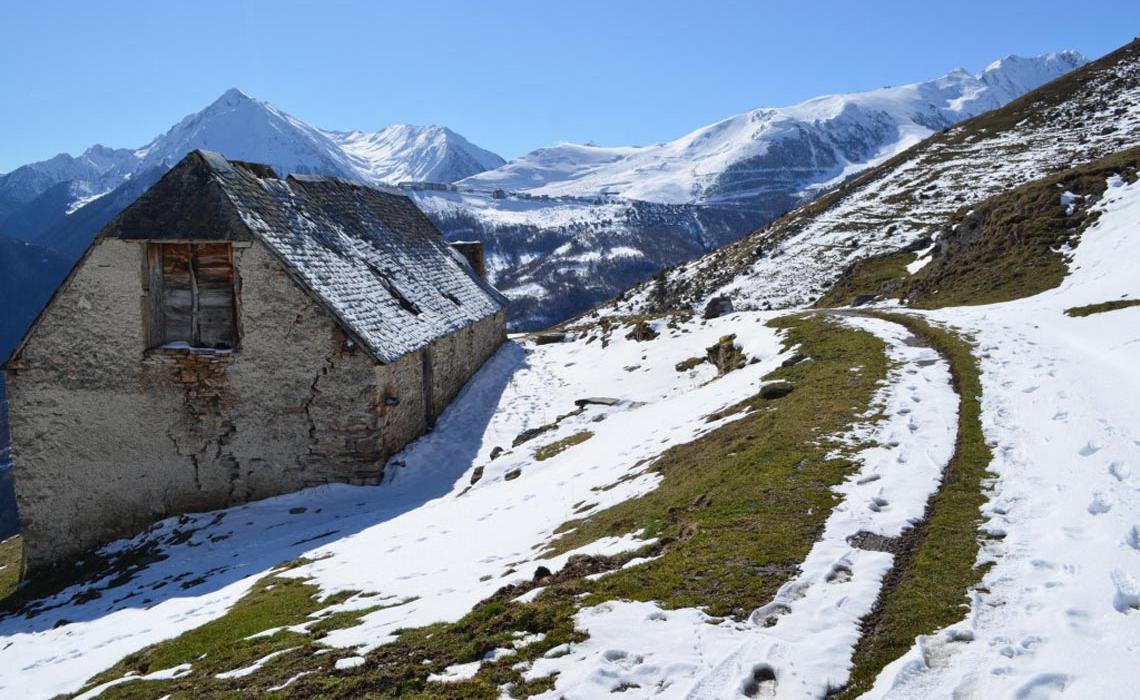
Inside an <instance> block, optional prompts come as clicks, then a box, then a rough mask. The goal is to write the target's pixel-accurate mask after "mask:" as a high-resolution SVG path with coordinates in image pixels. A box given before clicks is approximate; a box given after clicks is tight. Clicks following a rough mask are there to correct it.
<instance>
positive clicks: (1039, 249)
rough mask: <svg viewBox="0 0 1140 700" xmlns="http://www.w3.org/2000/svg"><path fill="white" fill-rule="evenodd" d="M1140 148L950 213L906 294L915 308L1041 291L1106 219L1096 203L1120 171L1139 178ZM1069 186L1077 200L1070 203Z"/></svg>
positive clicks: (988, 301)
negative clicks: (1070, 250)
mask: <svg viewBox="0 0 1140 700" xmlns="http://www.w3.org/2000/svg"><path fill="white" fill-rule="evenodd" d="M1138 168H1140V148H1132V149H1128V150H1125V151H1120V152H1119V153H1114V154H1112V155H1110V156H1106V157H1104V158H1100V159H1098V160H1095V161H1093V162H1091V163H1087V164H1085V165H1082V166H1079V167H1076V168H1071V169H1069V170H1065V171H1062V172H1059V173H1054V174H1052V175H1048V176H1046V177H1043V178H1041V179H1039V180H1034V181H1033V182H1030V183H1027V184H1025V185H1022V186H1021V187H1017V188H1015V189H1012V190H1010V191H1008V192H1004V193H1002V194H999V195H997V196H994V197H991V198H990V199H987V200H985V201H983V202H981V203H979V204H977V205H975V206H973V207H971V208H969V209H968V210H967V209H963V210H959V211H958V212H957V213H955V214H954V216H953V217H951V219H950V221H949V223H948V224H947V226H946V227H945V228H944V230H943V233H942V236H941V237H940V238H939V241H938V252H937V254H936V255H935V256H934V259H933V260H931V262H930V263H929V264H928V265H926V266H925V267H924V268H922V269H921V270H919V271H918V272H917V273H915V274H914V275H913V276H912V277H910V278H908V279H907V280H906V282H905V283H904V284H903V285H902V287H901V294H902V296H904V297H905V298H906V299H907V301H908V302H909V303H910V305H911V306H914V307H917V308H942V307H945V306H961V305H965V304H992V303H997V302H1002V301H1011V300H1013V299H1021V298H1024V297H1028V296H1032V295H1034V294H1039V293H1041V292H1044V291H1046V290H1049V289H1053V288H1054V287H1056V286H1057V285H1059V284H1061V281H1062V280H1064V279H1065V276H1066V275H1067V274H1068V271H1069V268H1068V257H1067V256H1066V255H1065V254H1064V253H1063V252H1061V251H1062V250H1063V248H1064V247H1065V246H1070V247H1073V246H1076V244H1077V243H1078V242H1079V240H1080V236H1081V234H1082V233H1083V232H1084V231H1085V230H1087V229H1088V227H1089V226H1091V225H1092V224H1093V223H1094V222H1095V221H1096V220H1097V218H1098V217H1099V211H1096V210H1095V209H1094V208H1093V207H1092V205H1093V204H1094V203H1095V202H1097V201H1098V200H1099V199H1100V197H1101V195H1103V194H1104V191H1105V189H1106V188H1107V184H1106V180H1107V179H1108V178H1109V177H1110V176H1112V175H1116V174H1119V175H1121V176H1122V177H1123V178H1124V179H1125V180H1127V181H1129V182H1133V181H1135V180H1136V178H1137V169H1138ZM1064 192H1072V193H1073V194H1075V195H1077V196H1078V198H1077V199H1074V200H1073V201H1072V203H1071V206H1072V208H1071V209H1070V208H1069V207H1067V206H1066V205H1064V204H1063V203H1062V201H1061V195H1062V193H1064Z"/></svg>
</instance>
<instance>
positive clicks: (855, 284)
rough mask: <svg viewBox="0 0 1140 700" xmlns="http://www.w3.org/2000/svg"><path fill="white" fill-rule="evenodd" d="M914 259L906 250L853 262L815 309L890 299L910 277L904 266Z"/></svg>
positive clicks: (912, 254)
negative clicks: (881, 298) (873, 299)
mask: <svg viewBox="0 0 1140 700" xmlns="http://www.w3.org/2000/svg"><path fill="white" fill-rule="evenodd" d="M914 260H915V254H914V253H912V252H908V251H902V252H898V253H890V254H887V255H879V256H875V257H870V258H863V259H861V260H856V261H855V262H854V263H852V264H851V265H850V266H848V268H847V269H846V270H845V271H844V272H843V274H842V275H841V276H840V278H839V279H838V280H837V281H836V282H835V285H834V286H833V287H832V288H831V289H830V290H828V292H827V294H824V295H823V297H821V298H820V300H819V301H818V302H816V306H822V307H828V306H854V305H855V303H856V301H861V300H860V297H868V296H870V297H877V296H891V295H892V293H895V292H896V291H897V290H898V288H899V287H900V286H901V284H902V282H903V280H905V279H906V278H907V277H908V276H910V273H909V272H907V269H906V266H907V265H909V264H910V263H912V262H914ZM894 295H895V296H897V293H895V294H894Z"/></svg>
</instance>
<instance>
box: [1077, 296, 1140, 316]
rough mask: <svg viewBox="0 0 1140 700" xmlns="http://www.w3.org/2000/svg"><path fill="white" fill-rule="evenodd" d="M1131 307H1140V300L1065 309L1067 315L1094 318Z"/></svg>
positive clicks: (1113, 301)
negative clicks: (1094, 315) (1094, 316)
mask: <svg viewBox="0 0 1140 700" xmlns="http://www.w3.org/2000/svg"><path fill="white" fill-rule="evenodd" d="M1130 306H1140V299H1114V300H1112V301H1102V302H1100V303H1099V304H1088V305H1086V306H1074V307H1072V308H1070V309H1065V315H1066V316H1072V317H1074V318H1081V317H1084V316H1092V315H1093V314H1103V313H1104V312H1106V311H1116V310H1118V309H1127V308H1128V307H1130Z"/></svg>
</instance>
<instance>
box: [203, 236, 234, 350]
mask: <svg viewBox="0 0 1140 700" xmlns="http://www.w3.org/2000/svg"><path fill="white" fill-rule="evenodd" d="M193 262H194V276H195V280H196V282H197V297H196V299H197V307H196V309H195V319H196V321H197V327H198V343H199V344H200V345H202V346H203V347H234V345H235V343H236V341H237V337H236V332H235V323H234V321H235V311H234V267H233V251H232V249H231V248H230V246H229V245H226V244H216V243H203V244H197V245H195V246H194V257H193Z"/></svg>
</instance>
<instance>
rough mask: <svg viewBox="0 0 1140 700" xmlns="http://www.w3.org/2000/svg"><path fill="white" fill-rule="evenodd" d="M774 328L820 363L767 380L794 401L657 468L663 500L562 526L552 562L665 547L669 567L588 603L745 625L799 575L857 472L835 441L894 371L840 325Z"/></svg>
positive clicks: (819, 321)
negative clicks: (644, 541)
mask: <svg viewBox="0 0 1140 700" xmlns="http://www.w3.org/2000/svg"><path fill="white" fill-rule="evenodd" d="M775 324H776V325H779V326H781V327H783V328H784V329H786V330H787V334H788V335H787V342H788V344H789V345H798V346H799V347H800V352H803V353H806V354H808V355H810V356H811V357H812V358H813V359H814V361H813V362H805V363H800V364H798V365H794V366H792V367H788V368H781V369H778V370H776V371H775V372H773V373H772V374H770V375H769V376H768V377H767V378H768V379H784V380H787V381H790V382H791V383H792V384H794V385H795V386H796V390H795V392H794V393H792V394H791V395H789V396H787V397H785V398H783V399H779V400H777V401H772V402H769V401H764V400H762V399H760V398H759V397H758V396H757V397H754V398H752V399H749V400H747V401H744V402H742V403H741V404H739V405H737V406H734V407H732V408H730V409H728V411H727V414H729V415H731V414H734V413H741V412H745V411H748V413H747V414H746V415H745V416H744V417H743V418H741V419H739V420H736V421H733V422H732V423H729V424H728V425H725V426H724V427H722V428H720V429H718V430H716V431H713V432H712V433H709V434H708V435H705V436H703V437H701V438H698V439H697V440H695V441H693V442H691V443H688V444H685V445H678V446H676V447H673V448H671V449H669V450H667V451H666V452H665V453H664V454H663V455H662V456H661V457H660V458H659V459H657V460H656V461H655V462H654V463H653V466H652V467H651V468H652V469H653V470H654V471H656V472H658V473H660V474H661V476H662V481H661V483H660V485H659V486H658V487H657V488H656V489H655V490H653V491H652V492H650V493H648V494H645V495H644V496H642V497H640V498H636V499H633V500H629V501H624V502H622V503H619V504H617V505H615V506H613V507H611V508H608V509H606V510H603V511H600V512H598V513H595V514H592V515H590V516H588V517H586V518H583V519H581V520H576V521H572V522H569V523H567V524H566V525H565V526H563V531H564V532H566V534H565V535H564V536H563V537H562V538H561V539H559V540H558V541H557V542H556V543H555V545H554V549H553V551H554V552H565V551H569V550H571V549H574V548H577V547H579V546H582V545H585V544H588V543H589V542H592V541H594V540H597V539H598V538H601V537H605V536H609V535H614V536H617V535H622V534H625V533H628V532H641V533H643V534H644V535H645V536H648V537H657V538H659V540H660V541H661V542H662V543H664V552H665V554H664V556H662V557H660V558H658V559H655V560H654V561H651V562H648V563H645V564H642V565H640V566H638V567H635V568H634V569H630V570H628V571H619V572H616V573H613V574H610V575H609V576H607V577H605V578H603V579H601V580H600V581H598V582H597V585H596V586H595V590H594V593H593V594H592V596H591V597H590V598H589V599H587V602H591V603H592V602H601V601H603V600H609V599H614V598H623V599H632V600H656V601H659V602H660V603H661V604H662V605H664V606H665V607H689V606H699V607H702V608H705V609H706V610H707V611H708V612H709V613H710V614H712V615H737V616H743V615H745V614H747V613H748V612H749V611H751V610H752V609H753V608H755V607H757V606H758V605H760V604H762V603H764V602H766V601H767V600H768V599H770V598H771V596H772V595H773V594H774V593H775V592H776V589H777V588H778V587H779V586H780V585H781V584H782V583H784V582H785V581H786V580H788V578H789V577H791V576H792V575H793V574H794V573H795V572H796V571H797V570H798V567H799V563H800V562H801V561H803V559H804V557H805V556H806V555H807V553H808V551H809V550H810V548H811V546H812V543H813V542H814V541H815V538H816V536H817V535H818V533H819V532H820V529H821V528H822V527H823V524H824V522H825V520H826V519H827V516H828V514H829V513H830V512H831V509H832V507H833V506H834V505H835V503H836V499H837V496H836V495H835V494H834V493H833V492H832V491H831V487H832V486H833V485H835V484H838V483H840V482H841V481H842V480H843V479H844V478H845V477H846V476H847V475H848V474H850V473H851V471H852V469H854V468H855V467H854V465H853V464H852V462H851V460H850V459H848V458H846V457H838V458H829V457H828V455H829V453H831V452H832V451H833V450H836V449H837V446H836V445H835V444H834V443H833V442H832V441H831V440H830V439H828V438H827V437H825V436H829V435H838V434H840V433H842V432H843V431H844V430H845V429H846V428H848V427H849V426H850V425H851V424H852V423H853V422H854V421H856V420H857V418H856V416H857V414H860V413H863V412H864V411H866V409H867V406H868V405H869V404H870V402H871V400H872V397H873V395H874V392H875V390H876V388H877V384H878V382H879V381H881V380H882V379H884V378H885V376H886V372H887V359H886V356H885V355H884V345H883V343H882V341H880V340H878V339H877V338H875V337H874V336H873V335H871V334H869V333H865V332H862V331H857V330H854V329H851V328H848V327H846V326H843V325H841V324H839V323H838V322H836V321H834V320H832V319H827V318H822V317H817V316H809V317H806V318H795V319H781V320H778V321H776V322H775ZM855 366H859V367H862V368H863V369H862V371H861V372H852V371H850V370H851V368H852V367H855ZM854 449H855V448H850V447H849V448H845V450H844V451H845V452H846V453H847V454H850V453H851V452H853V451H854Z"/></svg>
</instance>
